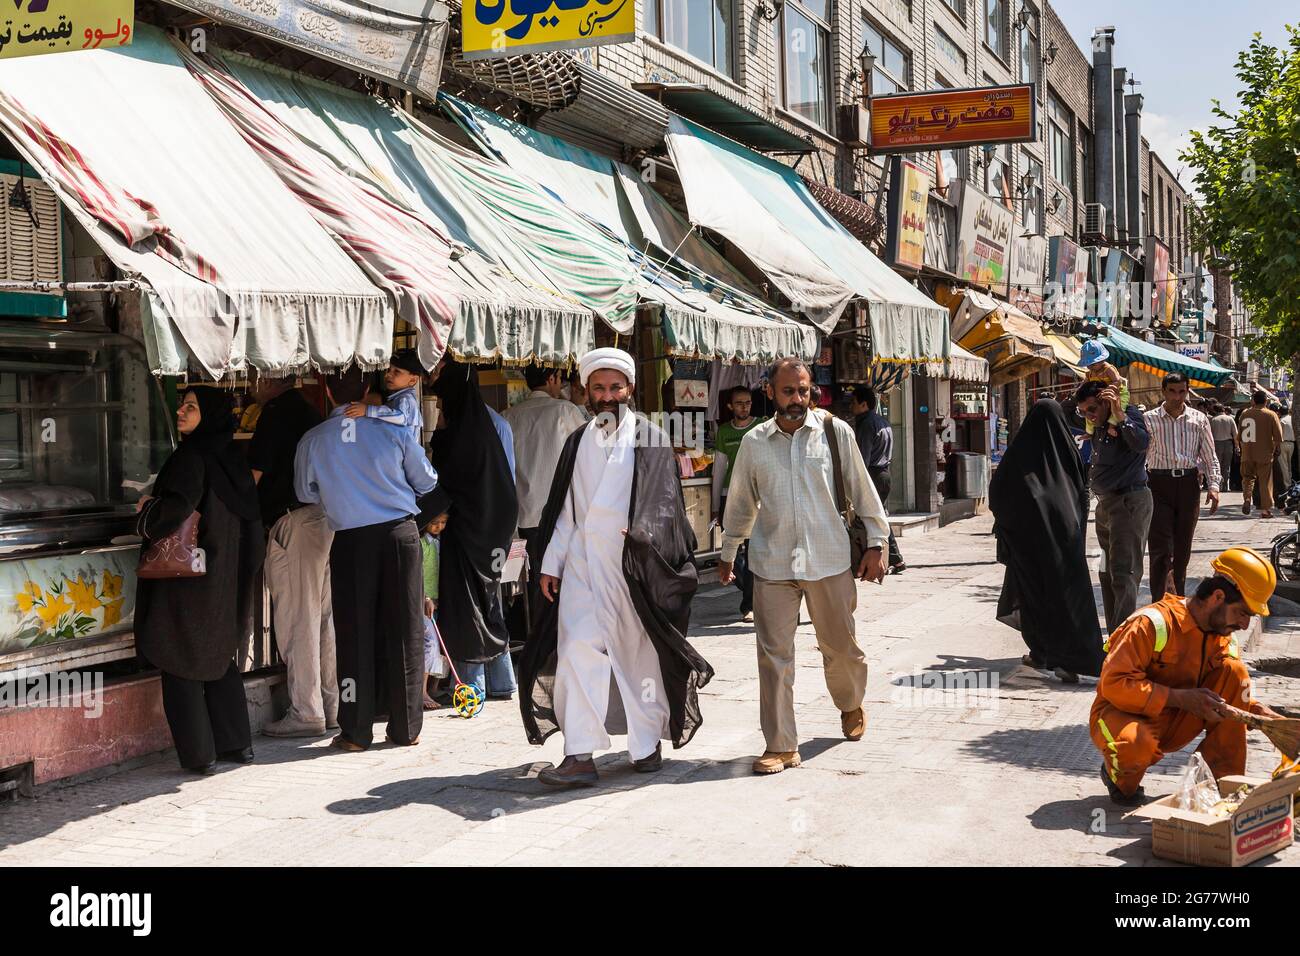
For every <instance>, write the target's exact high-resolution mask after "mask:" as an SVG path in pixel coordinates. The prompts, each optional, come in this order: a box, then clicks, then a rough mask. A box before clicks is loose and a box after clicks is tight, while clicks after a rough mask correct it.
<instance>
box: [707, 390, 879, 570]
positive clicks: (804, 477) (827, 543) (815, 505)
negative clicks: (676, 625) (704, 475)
mask: <svg viewBox="0 0 1300 956" xmlns="http://www.w3.org/2000/svg"><path fill="white" fill-rule="evenodd" d="M826 415H827V413H826V412H824V411H822V410H820V409H813V410H812V411H810V412H809V413H808V417H807V418H806V419H804V423H803V424H802V425H801V426H800V427H799V428H798V430H797V431H795V433H794V434H793V435H787V434H786V433H785V432H783V431H782V430H781V428H780V427H779V426H778V425H777V422H776V420H775V419H770V420H768V421H766V422H764V423H763V424H761V425H759V426H758V427H757V428H754V429H753V430H752V431H750V432H749V433H748V434H747V435H745V438H744V440H743V441H742V442H741V443H740V451H739V452H738V453H737V455H736V462H735V464H734V465H733V466H732V471H731V484H730V487H729V488H728V491H727V513H726V514H725V515H723V527H724V528H725V529H726V533H725V534H724V535H723V538H722V560H723V561H734V560H735V559H736V551H737V550H738V549H739V548H740V545H741V543H742V542H744V540H745V539H746V538H748V539H749V568H750V570H751V571H753V573H754V574H756V575H758V576H759V577H761V578H766V579H767V580H770V581H791V580H796V581H818V580H821V579H822V578H826V577H830V576H831V575H833V574H839V573H841V572H843V571H847V570H848V569H849V535H848V532H847V530H845V527H844V521H843V519H841V518H840V515H839V509H838V508H837V507H836V504H835V473H834V471H833V470H832V465H831V452H830V448H829V447H828V446H827V444H826V432H825V431H824V429H825V424H824V423H825V420H826ZM834 428H835V436H836V438H837V440H838V442H839V452H840V460H841V464H842V467H843V471H844V493H845V496H846V497H847V498H848V501H849V504H850V505H851V506H852V507H853V509H854V511H855V512H856V514H857V515H858V517H860V518H861V519H862V521H863V523H864V524H865V525H866V526H867V531H868V534H869V538H870V544H871V546H872V547H875V546H880V547H881V548H883V547H884V546H885V544H886V543H887V541H888V539H889V524H888V522H887V520H886V514H885V506H884V505H883V504H881V502H880V496H879V495H878V494H876V488H875V485H873V484H872V483H871V478H870V477H869V476H868V475H867V468H866V465H864V464H863V462H862V452H860V451H859V450H858V443H857V441H856V439H855V438H854V434H853V428H852V427H851V426H850V425H849V423H848V422H846V421H844V420H843V419H839V418H837V419H835V425H834Z"/></svg>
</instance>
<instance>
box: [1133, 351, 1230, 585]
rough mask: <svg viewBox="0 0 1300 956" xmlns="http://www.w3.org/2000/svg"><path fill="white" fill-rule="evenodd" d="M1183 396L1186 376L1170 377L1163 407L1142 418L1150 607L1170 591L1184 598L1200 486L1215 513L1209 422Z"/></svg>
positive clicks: (1216, 464)
mask: <svg viewBox="0 0 1300 956" xmlns="http://www.w3.org/2000/svg"><path fill="white" fill-rule="evenodd" d="M1188 391H1189V383H1188V381H1187V376H1186V375H1184V374H1183V373H1182V372H1170V373H1169V374H1168V375H1166V376H1165V378H1164V381H1163V382H1162V383H1161V386H1160V393H1161V395H1162V396H1163V397H1164V401H1162V402H1161V403H1160V404H1159V405H1157V406H1156V407H1155V408H1153V409H1151V411H1149V412H1147V413H1146V415H1145V416H1144V417H1145V419H1146V425H1147V432H1148V434H1150V436H1151V444H1150V445H1148V446H1147V485H1148V487H1150V489H1151V500H1152V505H1153V510H1152V513H1151V531H1150V533H1149V535H1148V538H1147V550H1148V552H1149V553H1150V562H1151V564H1150V574H1149V578H1150V581H1151V600H1152V601H1153V602H1155V601H1159V600H1160V599H1161V598H1163V597H1164V596H1165V592H1166V591H1167V590H1170V589H1171V588H1172V590H1174V591H1175V592H1177V593H1178V594H1184V595H1185V594H1186V593H1187V561H1188V559H1189V558H1190V557H1191V554H1192V537H1193V535H1195V534H1196V522H1197V521H1198V520H1199V519H1200V516H1201V508H1200V504H1201V500H1200V499H1201V482H1202V481H1204V482H1205V487H1206V496H1205V503H1206V504H1207V505H1209V506H1210V514H1214V513H1215V512H1216V511H1218V510H1219V483H1220V481H1221V476H1220V474H1219V457H1218V455H1217V453H1216V452H1215V448H1214V436H1213V435H1212V434H1211V432H1210V419H1209V417H1208V416H1206V415H1205V414H1204V413H1203V412H1198V411H1197V410H1196V409H1194V408H1189V407H1188V405H1187V394H1188Z"/></svg>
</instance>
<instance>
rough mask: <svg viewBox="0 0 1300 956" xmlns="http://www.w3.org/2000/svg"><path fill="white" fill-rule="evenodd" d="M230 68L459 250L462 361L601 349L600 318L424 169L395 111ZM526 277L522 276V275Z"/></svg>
mask: <svg viewBox="0 0 1300 956" xmlns="http://www.w3.org/2000/svg"><path fill="white" fill-rule="evenodd" d="M224 65H225V66H226V67H227V68H228V69H229V70H230V72H231V74H232V75H233V76H234V77H235V78H237V79H238V81H239V82H240V83H242V84H243V86H244V87H245V88H246V89H247V90H248V91H250V93H251V94H252V95H253V96H255V97H256V98H257V100H258V102H259V103H260V104H261V105H262V106H263V107H265V108H266V109H267V110H268V111H269V112H271V113H272V114H273V115H274V116H275V117H276V118H277V119H279V120H280V121H281V122H282V123H283V124H284V125H285V126H286V127H288V128H290V129H292V130H293V132H294V133H295V134H296V135H297V136H298V137H299V138H301V139H302V140H303V141H304V142H306V143H309V144H311V146H312V147H314V148H315V149H317V150H319V151H321V152H322V153H324V154H325V155H326V156H328V158H329V159H330V161H332V163H333V164H335V165H336V167H337V168H338V170H340V171H341V172H343V174H345V175H346V176H347V177H349V178H350V179H352V180H354V181H357V182H364V183H365V184H366V187H367V188H368V189H370V190H375V191H378V192H380V193H382V194H383V195H384V196H385V197H386V198H387V199H388V201H390V202H391V203H393V204H395V205H397V206H398V207H400V209H402V210H405V211H407V212H408V213H409V214H410V215H411V216H412V217H414V218H415V219H416V220H417V221H419V222H422V223H425V224H428V225H429V226H430V227H431V229H432V231H433V232H434V233H435V234H437V235H438V236H440V237H445V241H446V242H448V243H450V245H451V247H452V250H453V251H452V255H451V259H450V262H449V264H448V267H447V275H446V276H445V279H444V282H443V285H444V287H445V289H446V290H447V294H448V296H449V297H451V298H453V299H454V301H455V302H456V303H457V304H458V306H459V308H458V310H457V312H456V315H455V322H454V325H453V326H452V328H451V330H450V337H449V339H448V341H447V347H448V348H449V349H450V351H451V352H452V353H453V355H455V356H457V357H458V358H468V357H472V358H480V359H493V358H501V359H503V360H505V361H508V362H516V363H518V362H525V361H529V360H535V361H538V362H542V363H544V364H565V363H568V362H571V361H574V360H576V358H577V356H578V355H580V354H582V353H583V352H585V351H587V350H588V349H590V348H591V347H592V346H593V345H594V343H595V329H594V315H593V313H592V311H591V310H590V309H589V308H587V307H586V306H584V305H582V304H581V303H580V302H578V301H577V300H576V299H573V298H571V297H566V296H563V295H562V294H561V293H560V292H558V291H557V290H555V289H551V288H549V280H548V279H547V278H546V276H545V275H544V273H543V272H542V271H541V270H540V269H538V268H537V267H536V264H535V262H534V261H533V260H532V259H530V258H529V257H527V256H526V255H521V254H520V253H519V251H518V250H517V249H516V248H514V247H513V245H512V244H511V243H509V242H502V241H501V239H500V236H501V233H500V231H499V230H496V229H493V228H490V227H489V226H488V225H485V224H484V221H483V220H484V219H485V218H486V214H485V212H484V211H483V210H481V209H478V208H476V207H478V200H477V199H476V198H475V197H474V196H473V195H466V194H464V193H463V192H462V193H460V194H457V195H450V194H448V193H447V192H445V191H444V187H443V186H440V184H439V183H437V182H434V181H433V180H432V179H431V178H430V177H429V176H428V175H427V174H426V172H425V169H424V166H423V165H422V164H421V163H420V162H419V161H418V157H417V152H416V149H415V148H414V146H413V145H412V144H413V141H414V140H416V139H417V138H418V136H419V134H417V133H416V132H414V131H413V130H412V129H411V128H410V126H409V125H408V124H407V122H406V119H405V117H404V116H403V115H402V114H401V113H400V112H399V111H398V110H396V109H395V108H394V107H392V106H391V105H389V104H388V103H386V102H384V101H383V100H380V99H378V98H376V97H371V96H365V95H363V94H360V93H354V92H352V91H350V90H344V89H341V88H339V87H336V86H332V85H329V84H326V83H324V82H321V81H318V80H315V79H312V78H310V77H306V76H303V75H301V74H291V73H289V72H287V71H284V70H280V69H278V68H276V67H271V66H267V65H265V64H261V63H257V62H255V61H252V60H249V59H247V58H245V57H240V56H235V55H227V56H226V57H225V58H224ZM516 270H517V271H516Z"/></svg>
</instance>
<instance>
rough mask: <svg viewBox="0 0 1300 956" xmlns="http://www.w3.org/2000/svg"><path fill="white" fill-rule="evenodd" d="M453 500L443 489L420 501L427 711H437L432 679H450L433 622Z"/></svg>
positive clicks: (436, 609)
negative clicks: (443, 543) (444, 536)
mask: <svg viewBox="0 0 1300 956" xmlns="http://www.w3.org/2000/svg"><path fill="white" fill-rule="evenodd" d="M450 508H451V498H450V497H449V496H448V494H447V493H446V492H445V491H443V490H442V489H441V488H434V489H433V491H431V492H429V493H428V494H427V495H425V496H424V497H423V498H421V499H420V515H419V518H418V523H419V526H420V530H421V534H420V551H421V562H422V566H423V571H424V575H423V576H424V709H425V710H437V709H438V706H439V705H438V702H437V701H435V700H434V699H433V697H432V695H430V693H429V678H430V677H434V678H442V677H446V676H447V669H448V668H447V659H446V657H444V656H443V654H442V648H441V647H440V646H439V644H438V633H437V631H435V630H434V626H433V621H434V617H435V615H436V614H437V612H438V574H439V571H440V568H441V563H440V558H441V553H442V552H441V548H440V544H441V542H440V541H439V535H441V534H442V532H443V531H444V530H445V529H446V527H447V512H448V510H449V509H450Z"/></svg>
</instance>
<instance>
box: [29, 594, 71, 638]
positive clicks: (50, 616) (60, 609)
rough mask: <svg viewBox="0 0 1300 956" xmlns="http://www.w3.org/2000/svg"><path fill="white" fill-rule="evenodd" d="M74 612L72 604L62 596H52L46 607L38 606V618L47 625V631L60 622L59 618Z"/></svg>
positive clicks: (48, 599) (49, 597)
mask: <svg viewBox="0 0 1300 956" xmlns="http://www.w3.org/2000/svg"><path fill="white" fill-rule="evenodd" d="M71 610H72V602H71V601H69V600H68V599H67V598H66V597H65V596H64V595H62V594H50V595H49V596H48V598H47V600H46V602H45V604H44V606H41V605H37V606H36V616H37V617H39V618H40V619H41V621H42V622H43V623H44V624H45V627H46V629H47V630H50V629H52V628H53V627H54V625H55V624H56V623H57V622H58V620H59V618H60V617H62V616H63V615H64V614H67V613H68V612H69V611H71Z"/></svg>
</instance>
